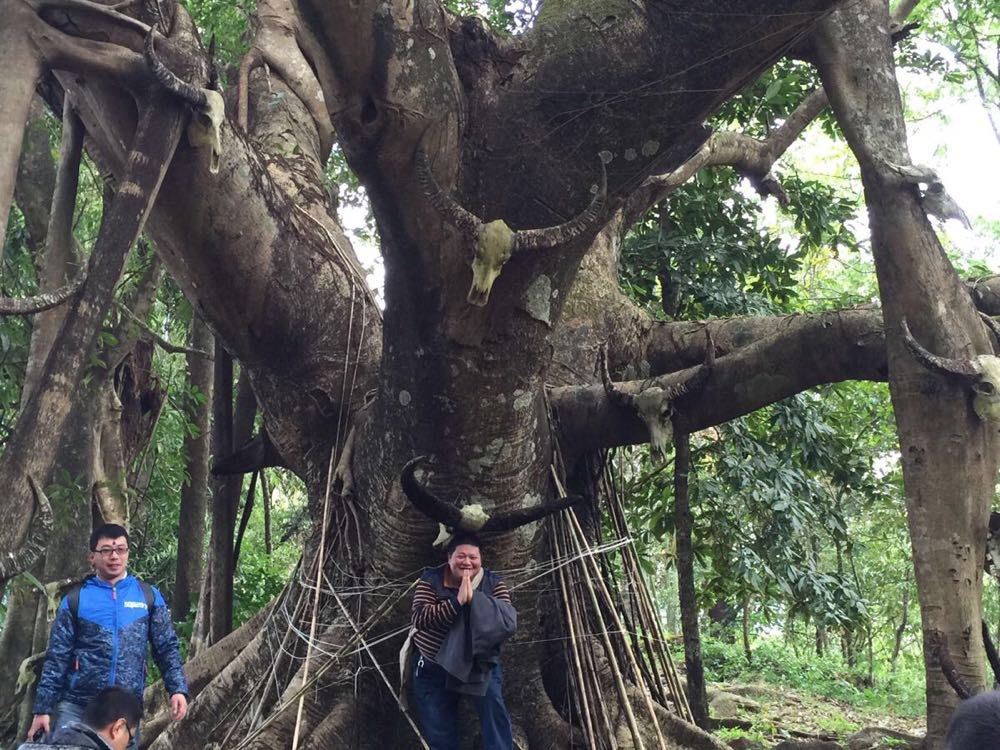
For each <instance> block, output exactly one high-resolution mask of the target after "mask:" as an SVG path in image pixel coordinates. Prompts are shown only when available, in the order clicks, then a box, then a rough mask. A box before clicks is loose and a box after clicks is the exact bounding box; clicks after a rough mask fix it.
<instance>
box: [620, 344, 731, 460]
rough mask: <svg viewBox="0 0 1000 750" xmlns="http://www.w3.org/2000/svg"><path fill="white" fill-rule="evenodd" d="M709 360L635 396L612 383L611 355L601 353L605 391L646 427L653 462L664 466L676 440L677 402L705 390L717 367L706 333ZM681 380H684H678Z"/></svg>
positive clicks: (648, 383)
mask: <svg viewBox="0 0 1000 750" xmlns="http://www.w3.org/2000/svg"><path fill="white" fill-rule="evenodd" d="M705 333H706V339H707V341H706V343H705V360H704V362H702V363H701V364H700V365H698V366H697V367H695V368H693V369H691V371H681V373H670V374H669V375H663V376H660V377H658V378H654V379H652V380H649V381H646V383H644V384H643V385H642V386H641V387H640V388H639V390H638V392H636V393H633V392H632V391H630V390H626V389H623V388H621V387H619V386H617V385H615V384H614V383H613V382H612V381H611V375H610V374H609V373H608V361H607V353H606V352H605V351H604V350H603V349H602V351H601V379H602V381H603V382H604V390H605V392H606V393H607V394H608V398H610V399H611V401H613V402H614V403H616V404H617V405H618V406H621V407H624V408H627V409H631V410H632V411H634V412H635V413H636V414H637V415H638V416H639V418H640V419H641V420H642V421H643V423H644V424H645V425H646V429H647V430H648V431H649V452H650V456H651V457H652V459H653V461H655V462H656V463H658V464H662V463H663V462H664V461H665V460H666V456H667V448H669V447H670V444H671V443H672V442H673V439H674V415H675V413H676V412H675V409H674V402H675V401H676V400H677V399H678V398H680V397H681V396H684V395H685V394H687V393H691V392H692V391H694V390H695V389H697V388H700V387H702V386H703V385H704V384H705V381H706V380H708V376H709V375H710V374H711V372H712V368H713V367H714V366H715V345H714V344H713V342H712V335H711V333H709V332H708V330H707V329H706V331H705ZM678 376H680V377H679V378H678Z"/></svg>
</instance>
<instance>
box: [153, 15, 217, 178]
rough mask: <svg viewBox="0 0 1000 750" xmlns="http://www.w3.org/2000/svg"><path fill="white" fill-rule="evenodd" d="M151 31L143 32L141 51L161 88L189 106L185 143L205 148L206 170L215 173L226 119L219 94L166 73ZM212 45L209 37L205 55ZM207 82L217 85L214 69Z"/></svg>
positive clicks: (168, 72) (165, 67) (211, 89)
mask: <svg viewBox="0 0 1000 750" xmlns="http://www.w3.org/2000/svg"><path fill="white" fill-rule="evenodd" d="M154 34H155V32H154V31H153V30H152V29H150V30H149V33H148V34H147V35H146V45H145V50H146V60H147V61H148V63H149V67H150V69H151V70H152V71H153V75H154V76H156V80H157V81H159V82H160V84H161V85H163V87H164V88H166V89H167V90H168V91H170V92H171V93H172V94H175V95H176V96H178V97H180V98H181V99H183V100H184V101H186V102H187V103H188V104H190V105H191V107H192V109H193V112H192V115H191V122H190V123H189V124H188V128H187V136H188V143H189V144H191V146H192V147H194V148H199V149H200V148H205V149H207V150H208V152H209V157H208V171H209V172H211V173H212V174H217V173H218V171H219V161H220V158H221V156H222V123H223V121H224V120H225V119H226V104H225V101H224V100H223V98H222V94H220V93H219V92H218V91H216V90H214V88H204V89H202V88H198V87H197V86H192V85H191V84H190V83H188V82H187V81H184V80H182V79H180V78H178V77H177V76H176V75H174V74H173V73H172V72H170V70H168V69H167V66H165V65H164V64H163V62H161V61H160V59H159V58H158V57H157V56H156V52H155V50H154V49H153V42H154ZM214 47H215V40H214V38H213V40H212V48H211V49H210V51H209V56H211V55H212V54H213V49H214ZM209 85H210V86H211V87H214V86H217V85H218V81H217V79H216V76H215V74H214V72H213V75H212V80H211V81H210V83H209Z"/></svg>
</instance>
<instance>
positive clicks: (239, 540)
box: [233, 471, 260, 571]
mask: <svg viewBox="0 0 1000 750" xmlns="http://www.w3.org/2000/svg"><path fill="white" fill-rule="evenodd" d="M259 476H260V472H259V471H255V472H254V473H253V474H252V475H251V476H250V486H249V487H248V488H247V496H246V500H244V501H243V514H242V515H241V517H240V528H239V530H238V531H237V532H236V543H235V544H234V545H233V570H234V571H235V570H236V568H237V567H239V564H240V548H241V547H242V546H243V537H244V536H245V535H246V533H247V526H249V525H250V514H252V513H253V504H254V498H255V497H256V494H257V478H258V477H259Z"/></svg>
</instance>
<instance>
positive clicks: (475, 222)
mask: <svg viewBox="0 0 1000 750" xmlns="http://www.w3.org/2000/svg"><path fill="white" fill-rule="evenodd" d="M416 166H417V179H418V180H419V181H420V184H421V186H422V187H423V189H424V194H425V195H426V196H427V199H428V200H429V201H430V202H431V205H432V206H434V208H435V209H436V210H437V212H438V213H439V214H440V215H441V218H442V219H444V221H446V222H447V223H449V224H451V225H452V226H453V227H455V228H456V229H458V230H459V231H460V232H461V233H462V234H463V235H465V236H466V237H467V238H468V239H469V240H471V241H472V242H473V243H474V244H475V248H476V251H475V255H474V257H473V259H472V286H471V287H470V288H469V294H468V295H467V297H466V299H467V300H468V301H469V303H470V304H473V305H476V306H477V307H483V306H484V305H485V304H486V303H487V302H488V301H489V298H490V290H491V289H492V288H493V282H495V281H496V280H497V277H498V276H499V275H500V271H501V270H502V269H503V265H504V263H506V262H507V261H508V260H510V258H511V256H512V255H516V254H517V253H519V252H521V251H523V250H540V249H542V248H547V247H557V246H560V245H565V244H566V243H568V242H570V241H571V240H574V239H576V238H577V237H579V236H580V235H582V234H583V233H584V232H586V231H588V230H590V229H592V228H593V227H594V226H596V224H597V220H598V218H599V217H600V214H601V208H602V207H603V206H604V200H605V198H606V197H607V194H608V175H607V170H605V168H604V160H603V159H602V160H601V179H600V184H599V185H598V186H597V188H596V189H595V190H594V197H593V198H592V199H591V201H590V205H589V206H587V208H586V209H585V210H584V211H583V213H581V214H580V215H578V216H577V217H576V218H574V219H570V220H569V221H567V222H566V223H564V224H559V225H557V226H552V227H545V228H543V229H520V230H516V231H515V230H513V229H511V228H510V227H509V226H508V225H507V222H505V221H504V220H503V219H494V220H493V221H488V222H485V221H483V220H482V219H480V218H479V217H478V216H476V215H475V214H473V213H472V212H470V211H467V210H465V209H464V208H463V207H462V206H461V205H459V203H458V201H456V200H455V199H454V198H452V197H451V195H449V194H448V193H445V191H444V190H442V189H441V187H440V185H438V183H437V181H436V180H435V179H434V175H433V173H432V172H431V167H430V162H429V160H428V158H427V154H426V153H424V151H423V149H418V150H417V165H416Z"/></svg>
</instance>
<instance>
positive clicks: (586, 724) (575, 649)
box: [549, 511, 596, 750]
mask: <svg viewBox="0 0 1000 750" xmlns="http://www.w3.org/2000/svg"><path fill="white" fill-rule="evenodd" d="M563 512H564V513H565V512H566V511H563ZM556 523H557V521H556V520H555V519H553V522H552V523H551V524H550V525H549V530H550V532H551V535H552V547H553V549H554V550H555V556H556V558H557V560H558V561H559V562H562V560H563V559H564V558H563V551H562V546H561V545H560V544H559V535H558V533H557V531H556V529H555V528H554V527H555V524H556ZM557 575H558V578H559V590H560V592H561V593H562V602H563V611H564V612H565V613H566V625H567V629H568V630H569V639H570V651H572V653H573V668H574V670H575V672H576V677H577V684H578V686H579V693H580V705H581V709H582V714H583V720H584V721H583V730H584V733H585V734H586V735H587V746H588V747H589V748H591V749H592V750H595V748H596V743H595V740H594V735H595V732H594V727H593V719H592V718H591V715H590V702H589V701H588V700H587V688H586V685H584V680H585V677H584V674H583V668H582V666H581V664H580V651H579V649H580V646H581V644H579V643H578V642H577V635H576V633H577V630H576V626H575V624H574V622H573V620H574V617H573V613H572V612H571V611H570V601H569V593H568V587H567V586H566V571H565V569H564V568H563V567H562V566H561V565H560V566H559V568H558V571H557Z"/></svg>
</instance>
